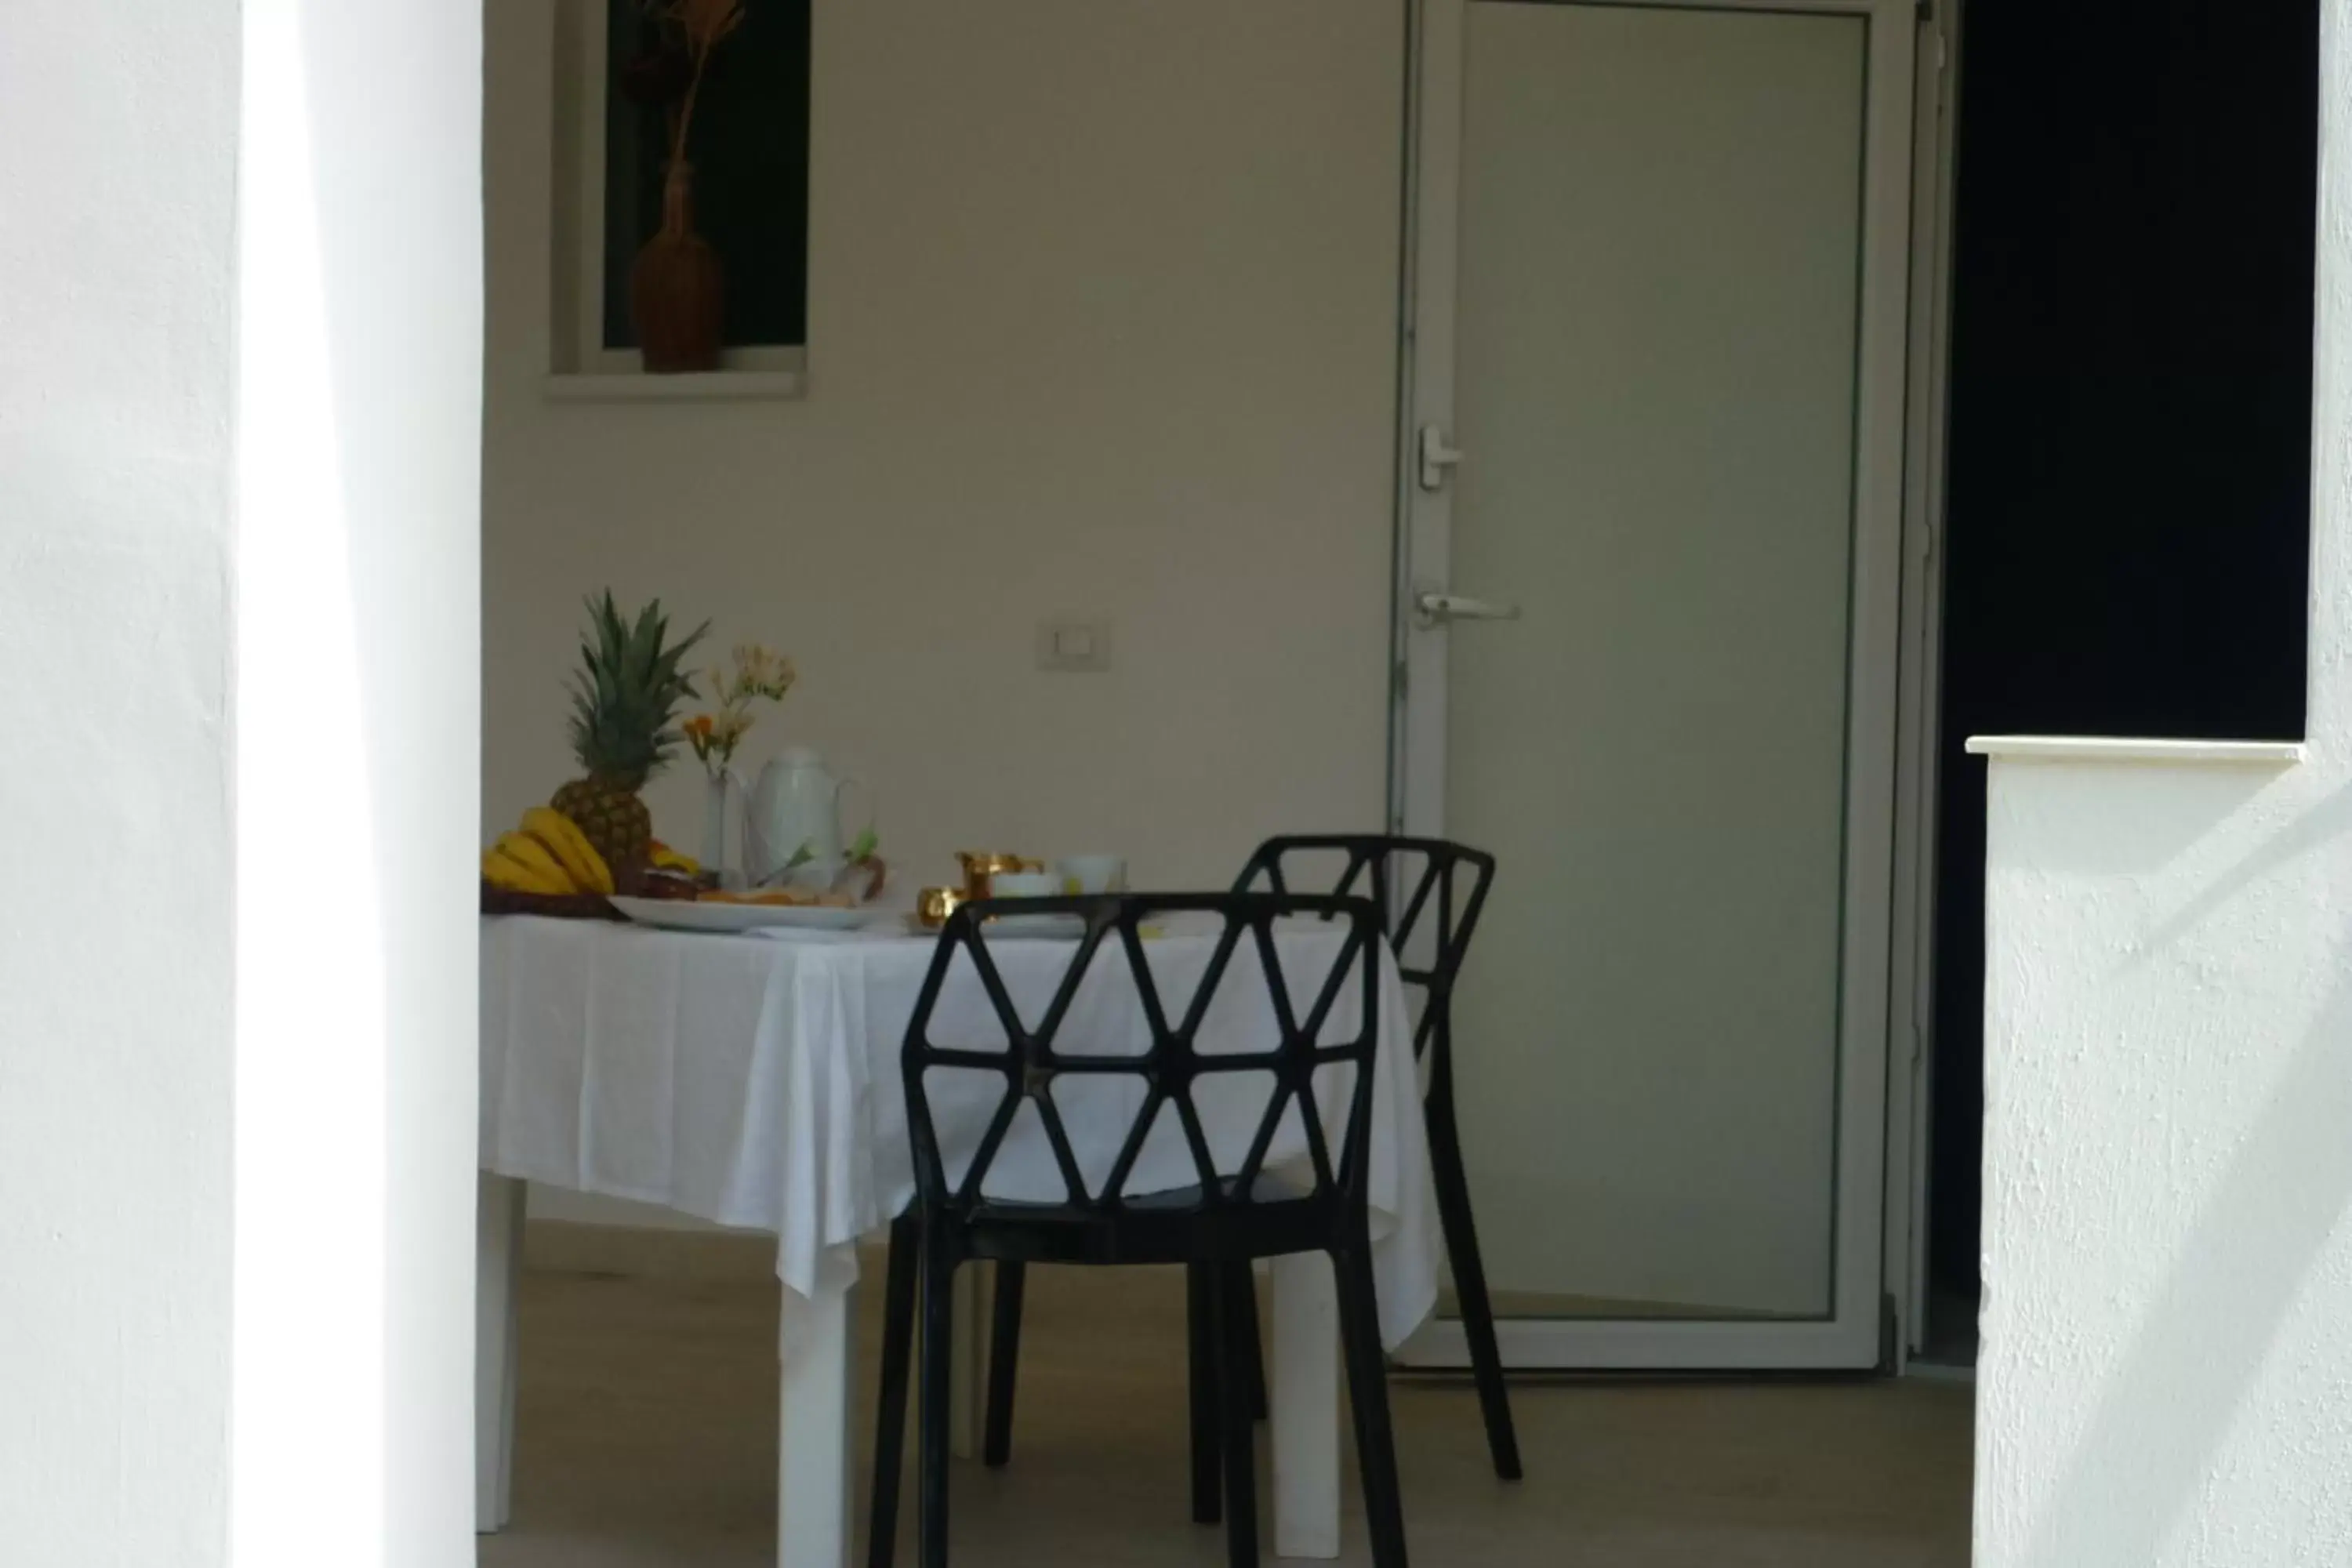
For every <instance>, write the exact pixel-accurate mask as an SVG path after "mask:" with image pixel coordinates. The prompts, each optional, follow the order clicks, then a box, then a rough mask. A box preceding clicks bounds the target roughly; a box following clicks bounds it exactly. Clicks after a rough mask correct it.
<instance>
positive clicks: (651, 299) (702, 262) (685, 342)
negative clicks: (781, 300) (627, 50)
mask: <svg viewBox="0 0 2352 1568" xmlns="http://www.w3.org/2000/svg"><path fill="white" fill-rule="evenodd" d="M645 6H646V17H647V18H648V20H650V21H651V22H652V23H653V24H654V28H655V38H654V42H653V43H652V45H651V46H650V47H648V48H647V49H646V50H644V51H643V52H641V53H640V54H639V55H637V56H636V57H635V58H633V59H631V60H630V61H628V62H627V63H626V64H625V65H624V66H623V67H622V68H621V87H622V89H623V90H624V91H625V93H627V94H628V96H630V97H631V98H633V99H635V100H636V101H637V102H638V103H639V104H640V105H641V106H643V107H646V108H647V109H655V110H659V111H661V112H662V113H663V114H665V115H666V116H667V132H668V162H667V164H666V165H665V167H664V169H663V171H662V216H661V226H660V227H659V228H658V229H656V230H655V231H654V237H652V238H651V239H649V240H647V241H646V243H645V247H644V248H643V249H641V250H639V251H638V252H637V259H636V265H635V268H634V269H633V270H632V271H631V273H630V275H629V314H630V318H631V320H632V321H633V322H634V323H635V326H636V330H637V347H638V351H639V353H642V354H643V355H644V356H645V363H646V369H647V370H649V371H653V372H656V373H659V374H677V373H679V372H685V371H707V370H716V369H717V368H719V346H720V342H721V335H722V332H723V330H724V327H725V321H726V310H727V290H726V272H725V269H724V268H722V267H721V266H720V264H719V253H718V252H717V251H716V250H714V249H712V248H711V246H710V242H709V240H707V239H705V238H703V237H702V235H701V233H700V232H699V231H698V229H697V228H696V226H695V221H694V164H693V162H692V161H691V160H690V159H689V157H688V153H689V151H690V150H691V147H692V145H693V143H692V137H693V134H694V110H695V105H696V103H697V102H698V100H700V99H701V97H702V88H703V81H704V79H705V78H706V77H707V76H708V75H709V69H710V57H711V55H712V54H713V53H714V52H715V51H716V50H717V49H718V48H719V45H721V44H723V43H725V42H726V41H727V39H728V37H730V35H731V34H733V33H734V31H735V29H736V28H738V27H740V26H742V25H743V0H645Z"/></svg>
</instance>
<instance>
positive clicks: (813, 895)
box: [702, 888, 857, 910]
mask: <svg viewBox="0 0 2352 1568" xmlns="http://www.w3.org/2000/svg"><path fill="white" fill-rule="evenodd" d="M702 901H703V902H704V903H706V904H761V905H765V906H767V907H768V908H771V909H785V910H854V909H856V907H857V900H856V898H855V897H853V896H852V895H850V894H848V893H836V892H831V891H826V892H817V891H815V890H814V889H808V888H751V889H745V890H743V891H741V892H705V893H704V894H703V895H702Z"/></svg>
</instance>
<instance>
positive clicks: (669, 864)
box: [649, 838, 702, 877]
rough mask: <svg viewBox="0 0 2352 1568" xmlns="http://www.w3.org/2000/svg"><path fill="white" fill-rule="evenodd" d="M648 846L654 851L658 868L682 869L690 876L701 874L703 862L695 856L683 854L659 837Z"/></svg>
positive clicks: (665, 869)
mask: <svg viewBox="0 0 2352 1568" xmlns="http://www.w3.org/2000/svg"><path fill="white" fill-rule="evenodd" d="M649 848H650V849H651V851H652V862H653V867H654V868H655V869H656V870H657V871H681V872H684V873H685V874H686V875H687V876H688V877H695V876H699V875H700V874H701V871H702V862H701V861H699V860H698V859H696V858H694V857H693V856H691V855H681V854H679V853H678V852H677V850H675V849H673V848H671V847H669V846H668V845H667V844H665V843H663V842H662V841H661V840H660V839H658V838H656V839H655V840H654V841H653V843H652V844H651V845H650V846H649Z"/></svg>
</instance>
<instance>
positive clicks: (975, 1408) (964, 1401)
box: [948, 1263, 996, 1459]
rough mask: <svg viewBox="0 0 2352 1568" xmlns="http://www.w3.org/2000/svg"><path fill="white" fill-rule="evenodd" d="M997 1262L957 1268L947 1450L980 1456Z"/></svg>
mask: <svg viewBox="0 0 2352 1568" xmlns="http://www.w3.org/2000/svg"><path fill="white" fill-rule="evenodd" d="M995 1283H996V1275H995V1266H994V1265H993V1264H988V1265H982V1264H978V1263H967V1264H965V1265H964V1266H963V1267H962V1268H959V1269H957V1270H956V1279H955V1344H954V1346H953V1353H954V1365H955V1384H954V1385H953V1388H952V1390H951V1392H950V1398H949V1401H948V1411H949V1415H948V1451H949V1452H950V1453H951V1454H953V1455H954V1456H955V1457H956V1458H959V1459H976V1458H980V1424H981V1418H982V1413H983V1411H984V1410H985V1408H986V1405H987V1403H988V1309H989V1303H990V1302H991V1301H992V1300H995V1297H996V1292H995V1289H994V1286H995Z"/></svg>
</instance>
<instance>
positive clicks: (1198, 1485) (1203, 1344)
mask: <svg viewBox="0 0 2352 1568" xmlns="http://www.w3.org/2000/svg"><path fill="white" fill-rule="evenodd" d="M1216 1317H1217V1293H1216V1276H1215V1271H1214V1270H1213V1269H1212V1268H1210V1267H1209V1265H1207V1264H1205V1263H1192V1264H1187V1265H1186V1266H1185V1268H1184V1338H1185V1342H1186V1348H1187V1352H1188V1353H1187V1354H1186V1356H1185V1361H1186V1363H1188V1376H1189V1377H1190V1379H1191V1389H1192V1522H1193V1523H1194V1524H1214V1523H1216V1522H1217V1521H1219V1520H1221V1519H1223V1517H1224V1514H1223V1490H1222V1483H1221V1482H1220V1480H1219V1479H1218V1475H1217V1454H1218V1449H1219V1447H1220V1445H1219V1443H1218V1441H1217V1423H1218V1421H1219V1419H1220V1415H1219V1405H1218V1401H1217V1340H1216V1330H1215V1323H1216Z"/></svg>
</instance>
